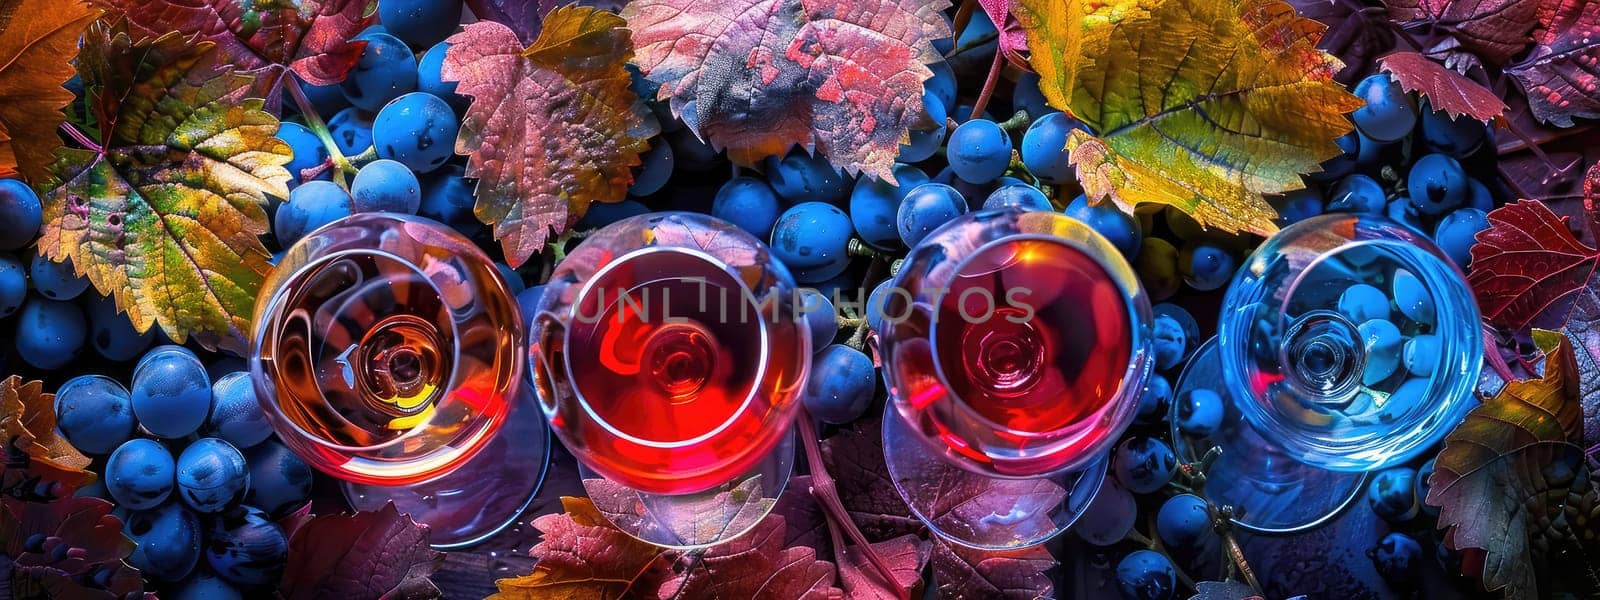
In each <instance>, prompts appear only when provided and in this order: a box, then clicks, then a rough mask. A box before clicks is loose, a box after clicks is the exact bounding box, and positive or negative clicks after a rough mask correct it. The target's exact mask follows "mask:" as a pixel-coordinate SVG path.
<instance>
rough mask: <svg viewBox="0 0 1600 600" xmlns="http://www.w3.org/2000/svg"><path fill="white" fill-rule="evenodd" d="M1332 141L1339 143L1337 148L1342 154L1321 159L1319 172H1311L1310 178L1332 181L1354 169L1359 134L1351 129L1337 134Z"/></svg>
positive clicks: (1359, 145)
mask: <svg viewBox="0 0 1600 600" xmlns="http://www.w3.org/2000/svg"><path fill="white" fill-rule="evenodd" d="M1334 142H1335V143H1337V144H1338V145H1339V150H1341V151H1343V154H1340V155H1338V156H1335V157H1333V158H1330V159H1328V160H1325V161H1322V171H1321V172H1320V173H1312V174H1311V176H1310V177H1311V178H1312V179H1315V180H1317V181H1333V180H1335V179H1338V178H1340V177H1344V176H1345V175H1349V174H1350V173H1352V172H1354V171H1355V170H1356V157H1357V155H1358V154H1359V153H1360V152H1361V139H1360V137H1359V134H1358V133H1356V132H1354V131H1351V132H1350V133H1347V134H1344V135H1342V136H1339V139H1337V140H1334Z"/></svg>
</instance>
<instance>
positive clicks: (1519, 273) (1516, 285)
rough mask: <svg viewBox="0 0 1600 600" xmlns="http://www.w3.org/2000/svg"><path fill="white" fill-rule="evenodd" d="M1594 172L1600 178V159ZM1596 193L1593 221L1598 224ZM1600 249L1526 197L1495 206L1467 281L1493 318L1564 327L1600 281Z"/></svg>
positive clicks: (1518, 325)
mask: <svg viewBox="0 0 1600 600" xmlns="http://www.w3.org/2000/svg"><path fill="white" fill-rule="evenodd" d="M1588 178H1590V179H1596V178H1600V165H1596V166H1594V167H1591V168H1590V169H1589V174H1588ZM1595 200H1596V198H1595V197H1594V196H1593V195H1591V196H1589V197H1588V199H1587V202H1590V203H1591V210H1590V212H1589V215H1590V217H1591V222H1590V224H1589V226H1590V227H1594V221H1593V219H1594V217H1596V216H1597V213H1596V211H1594V210H1593V208H1594V207H1593V206H1592V203H1593V202H1594V201H1595ZM1597 268H1600V250H1596V249H1595V248H1591V247H1589V246H1587V245H1585V244H1584V243H1583V242H1581V241H1579V240H1578V238H1577V237H1576V236H1574V235H1572V231H1571V230H1569V229H1568V228H1567V222H1566V219H1564V218H1562V217H1560V216H1559V215H1556V214H1555V213H1554V212H1551V211H1550V209H1549V208H1548V207H1546V206H1545V205H1544V203H1542V202H1538V201H1536V200H1522V201H1519V202H1515V203H1512V204H1507V205H1505V206H1502V207H1500V208H1497V209H1495V210H1493V211H1490V212H1489V228H1488V229H1485V230H1483V231H1480V232H1478V236H1477V243H1476V244H1474V245H1473V246H1472V272H1471V273H1470V274H1469V275H1468V276H1467V283H1469V284H1470V285H1471V286H1472V290H1473V292H1474V294H1475V295H1476V296H1477V299H1478V307H1479V309H1480V310H1482V311H1483V316H1484V318H1485V319H1486V320H1488V321H1489V322H1490V323H1492V324H1494V325H1497V326H1500V327H1505V328H1508V329H1516V330H1520V329H1523V328H1526V327H1528V326H1530V325H1532V326H1535V327H1542V328H1546V329H1560V328H1561V327H1562V326H1563V325H1565V324H1566V323H1567V322H1568V321H1569V320H1570V319H1571V313H1572V308H1573V302H1574V300H1575V299H1576V298H1577V297H1578V295H1579V292H1581V291H1584V290H1586V289H1595V288H1597V287H1600V277H1596V269H1597Z"/></svg>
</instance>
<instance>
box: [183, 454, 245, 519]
mask: <svg viewBox="0 0 1600 600" xmlns="http://www.w3.org/2000/svg"><path fill="white" fill-rule="evenodd" d="M177 473H178V477H177V480H178V497H179V498H182V499H183V502H184V504H187V505H189V508H192V509H194V510H195V511H196V512H201V513H214V512H218V511H221V510H222V509H224V508H227V507H229V506H231V505H233V504H235V503H237V502H239V501H240V500H243V499H244V494H245V489H246V488H248V487H249V486H250V471H249V469H248V468H246V467H245V462H244V455H243V454H240V453H239V449H238V448H235V447H233V444H229V443H228V442H226V441H224V440H221V439H218V438H200V439H199V440H197V441H195V442H194V443H193V444H189V447H188V448H185V449H184V451H183V454H180V455H179V456H178V462H177Z"/></svg>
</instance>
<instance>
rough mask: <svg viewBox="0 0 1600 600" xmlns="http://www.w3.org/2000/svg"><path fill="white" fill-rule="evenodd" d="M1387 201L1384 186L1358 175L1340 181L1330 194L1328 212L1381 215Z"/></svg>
mask: <svg viewBox="0 0 1600 600" xmlns="http://www.w3.org/2000/svg"><path fill="white" fill-rule="evenodd" d="M1386 199H1387V198H1386V197H1385V196H1384V193H1383V186H1381V185H1378V182H1376V181H1373V180H1372V178H1371V177H1367V176H1366V175H1362V174H1360V173H1357V174H1355V175H1351V176H1349V177H1346V178H1344V179H1341V180H1339V184H1338V185H1335V186H1333V190H1332V191H1330V192H1328V212H1339V213H1370V214H1381V213H1383V204H1384V201H1385V200H1386Z"/></svg>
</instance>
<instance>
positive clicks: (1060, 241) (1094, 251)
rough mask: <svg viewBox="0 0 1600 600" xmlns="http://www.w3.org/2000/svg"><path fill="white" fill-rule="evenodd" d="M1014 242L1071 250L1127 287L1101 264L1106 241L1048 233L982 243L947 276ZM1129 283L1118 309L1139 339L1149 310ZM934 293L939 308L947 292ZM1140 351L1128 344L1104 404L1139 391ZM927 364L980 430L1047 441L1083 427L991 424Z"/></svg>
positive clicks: (933, 339)
mask: <svg viewBox="0 0 1600 600" xmlns="http://www.w3.org/2000/svg"><path fill="white" fill-rule="evenodd" d="M1062 216H1063V217H1065V218H1068V219H1071V217H1066V216H1065V215H1062ZM1074 222H1076V220H1074ZM1082 226H1083V227H1084V228H1085V229H1087V230H1088V231H1086V233H1089V234H1093V235H1092V236H1091V237H1089V238H1088V239H1090V240H1093V239H1095V237H1098V236H1099V234H1098V233H1097V232H1095V231H1093V230H1092V229H1089V228H1088V225H1086V224H1083V225H1082ZM1018 241H1040V242H1049V243H1054V244H1057V245H1060V246H1065V247H1068V248H1071V249H1072V250H1074V251H1076V252H1079V253H1081V254H1083V255H1084V256H1086V257H1088V258H1089V259H1090V260H1091V261H1093V262H1094V264H1095V266H1096V267H1098V268H1099V269H1100V270H1101V273H1102V274H1103V275H1105V277H1106V278H1107V279H1109V280H1111V281H1114V282H1116V284H1117V287H1118V288H1124V284H1125V283H1127V282H1125V281H1124V279H1123V278H1122V277H1119V276H1118V274H1117V273H1115V272H1114V271H1113V269H1111V268H1109V267H1108V266H1107V265H1106V264H1105V262H1106V261H1105V259H1104V258H1103V256H1102V254H1103V253H1104V252H1105V251H1106V250H1110V252H1112V253H1115V252H1117V250H1116V249H1115V248H1113V247H1111V242H1110V241H1108V240H1105V239H1104V238H1103V237H1101V238H1100V239H1099V241H1098V243H1099V244H1101V245H1103V246H1105V247H1104V248H1092V247H1085V244H1082V243H1079V242H1078V241H1077V240H1074V239H1072V238H1069V237H1066V236H1061V235H1053V234H1049V233H1035V232H1019V233H1013V234H1009V235H1004V236H1001V237H998V238H996V239H993V240H989V241H987V242H984V243H983V244H981V245H979V246H978V247H977V248H974V249H973V250H972V251H971V252H968V253H967V254H966V256H963V257H962V258H961V260H960V261H958V262H957V263H956V266H955V267H954V268H953V269H951V271H950V272H951V273H952V274H962V273H965V272H966V268H967V266H968V265H970V264H971V263H972V261H974V260H976V259H977V258H978V257H979V256H982V255H983V254H984V253H985V252H988V251H990V250H992V249H994V248H995V247H997V246H999V245H1001V244H1007V243H1014V242H1018ZM1105 256H1110V254H1105ZM1116 256H1118V257H1120V256H1121V255H1120V254H1116ZM1132 283H1133V284H1134V285H1135V288H1134V289H1132V290H1128V289H1125V288H1124V289H1122V292H1123V294H1122V296H1123V307H1122V308H1123V312H1124V314H1125V316H1126V318H1127V321H1128V325H1129V331H1130V332H1131V335H1136V336H1142V330H1141V327H1140V326H1141V324H1142V323H1141V321H1140V315H1141V314H1148V313H1149V309H1148V308H1146V309H1145V311H1144V312H1143V313H1141V312H1140V311H1139V299H1140V298H1143V294H1142V293H1140V292H1141V290H1140V289H1139V288H1138V287H1137V286H1138V280H1137V279H1134V280H1133V281H1132ZM937 292H938V293H937V294H935V295H934V296H933V298H932V299H931V303H932V305H934V306H938V305H940V304H942V303H943V302H944V298H945V296H947V295H949V294H950V292H951V290H950V289H949V288H948V287H946V288H943V289H938V290H937ZM938 314H939V313H938V311H929V324H928V343H929V344H930V345H931V346H932V347H934V348H938V347H939V342H938V340H939V337H938V336H939V329H940V327H939V317H938ZM1140 347H1141V344H1139V343H1134V344H1131V345H1130V346H1129V349H1128V356H1127V361H1128V366H1127V368H1126V369H1124V370H1123V374H1122V383H1121V385H1119V386H1118V388H1117V390H1116V391H1115V392H1113V393H1112V394H1111V395H1110V397H1109V398H1107V402H1115V401H1117V399H1118V398H1119V397H1121V396H1123V395H1124V394H1125V393H1126V392H1127V391H1128V390H1130V389H1133V388H1132V387H1129V386H1134V387H1138V388H1140V389H1142V388H1143V386H1144V384H1143V382H1144V380H1145V379H1146V377H1145V375H1147V374H1148V373H1149V362H1150V361H1148V360H1138V355H1139V353H1140ZM931 362H932V363H933V369H934V374H935V375H936V376H937V377H938V378H939V382H940V384H941V385H943V386H944V388H945V393H946V394H948V395H949V396H950V397H951V398H952V399H953V400H955V405H956V406H958V407H960V409H961V410H962V412H963V413H964V414H966V415H967V416H968V417H970V418H972V419H974V420H976V421H977V422H978V423H980V424H982V425H983V426H984V427H987V428H990V429H993V430H994V431H1003V432H1006V434H1007V435H1012V436H1017V437H1024V438H1051V437H1056V436H1059V435H1062V434H1064V433H1070V432H1073V431H1076V430H1078V429H1081V428H1082V427H1083V426H1084V422H1085V421H1083V420H1079V421H1074V422H1072V423H1068V424H1066V425H1063V426H1061V427H1058V428H1055V429H1049V430H1044V431H1024V430H1020V429H1014V428H1012V427H1009V426H1006V425H1003V424H1001V423H998V422H995V421H994V420H993V419H991V418H989V417H988V416H987V415H985V414H983V413H982V412H980V411H978V410H977V408H976V407H974V406H972V405H971V404H970V403H968V402H967V400H966V399H965V398H962V397H961V395H960V394H958V393H957V392H956V391H955V389H954V387H953V386H951V385H950V382H951V379H950V377H949V376H948V375H947V374H946V373H945V370H944V363H943V361H940V360H933V361H931ZM1114 437H1115V436H1113V438H1114Z"/></svg>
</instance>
